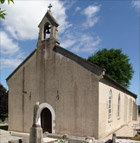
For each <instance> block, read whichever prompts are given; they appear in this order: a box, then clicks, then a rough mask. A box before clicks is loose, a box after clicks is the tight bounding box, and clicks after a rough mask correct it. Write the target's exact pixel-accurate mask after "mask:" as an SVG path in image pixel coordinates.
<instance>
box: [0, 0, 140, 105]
mask: <svg viewBox="0 0 140 143" xmlns="http://www.w3.org/2000/svg"><path fill="white" fill-rule="evenodd" d="M50 3H51V4H52V5H53V8H52V14H53V15H54V17H55V18H56V19H57V21H58V23H59V24H60V26H59V29H58V30H59V31H58V32H59V41H60V45H61V46H63V47H64V48H66V49H67V50H70V51H71V52H73V53H75V54H77V55H79V56H81V57H84V58H87V57H88V56H90V55H92V54H94V53H95V52H96V51H98V50H101V49H103V48H107V49H110V48H115V49H122V52H123V53H125V54H126V55H128V56H129V58H130V63H131V64H132V66H133V69H134V71H135V73H134V76H133V79H132V80H131V85H130V88H129V90H130V91H132V92H134V93H135V94H137V95H138V99H137V103H138V104H140V82H139V81H140V74H139V72H140V58H139V56H140V50H139V48H140V40H139V39H140V26H139V24H140V23H139V22H140V1H139V0H72V1H70V0H67V1H60V0H53V1H49V0H41V1H39V0H28V1H27V0H24V1H16V0H15V4H10V5H8V4H7V3H5V4H4V5H2V8H3V9H6V11H7V13H8V15H7V16H6V19H5V20H0V24H1V25H0V75H1V76H0V82H1V83H2V84H3V85H4V86H5V87H6V88H8V87H7V84H6V81H5V79H6V78H7V77H8V75H9V74H10V73H11V72H12V71H13V70H14V69H15V68H16V67H17V66H18V65H19V64H20V63H21V62H22V61H23V60H24V59H25V58H26V57H27V56H28V55H29V54H30V53H31V52H32V51H33V50H34V49H35V48H36V44H37V40H38V24H39V23H40V21H41V20H42V18H43V16H44V14H45V13H46V11H47V6H48V5H49V4H50Z"/></svg>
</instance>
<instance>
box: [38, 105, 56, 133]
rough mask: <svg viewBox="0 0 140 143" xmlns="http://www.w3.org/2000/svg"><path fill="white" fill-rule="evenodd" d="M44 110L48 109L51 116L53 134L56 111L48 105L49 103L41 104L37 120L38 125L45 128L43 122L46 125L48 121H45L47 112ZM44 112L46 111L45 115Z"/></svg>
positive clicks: (53, 131)
mask: <svg viewBox="0 0 140 143" xmlns="http://www.w3.org/2000/svg"><path fill="white" fill-rule="evenodd" d="M44 109H48V110H49V113H50V114H51V122H50V123H51V131H52V132H51V133H55V111H54V109H53V107H52V106H51V105H50V104H48V103H41V104H40V105H39V110H38V111H37V119H36V120H37V124H38V125H39V126H41V127H43V125H42V123H43V122H44V123H45V122H46V121H47V120H46V121H45V118H46V117H44V116H45V112H46V111H45V110H44ZM43 111H44V113H43ZM41 114H42V115H41ZM41 116H42V117H44V118H42V117H41ZM41 120H42V121H41ZM41 122H42V123H41ZM44 126H45V125H44ZM43 131H44V130H43Z"/></svg>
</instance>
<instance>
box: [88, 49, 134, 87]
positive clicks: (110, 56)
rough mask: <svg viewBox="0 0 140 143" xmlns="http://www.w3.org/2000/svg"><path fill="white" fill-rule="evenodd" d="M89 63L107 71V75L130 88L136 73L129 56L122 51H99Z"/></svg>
mask: <svg viewBox="0 0 140 143" xmlns="http://www.w3.org/2000/svg"><path fill="white" fill-rule="evenodd" d="M88 61H90V62H92V63H94V64H96V65H98V66H100V67H102V68H104V69H106V74H107V75H108V76H110V77H111V78H112V79H114V80H115V81H117V82H118V83H119V84H121V85H122V86H124V87H126V88H128V87H129V85H130V80H131V79H132V76H133V73H134V71H133V69H132V66H131V64H130V63H129V61H130V60H129V58H128V56H127V55H125V54H123V53H122V50H121V49H110V50H107V49H103V50H99V51H98V52H97V53H95V54H94V55H92V56H90V57H89V58H88Z"/></svg>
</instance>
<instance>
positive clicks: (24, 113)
mask: <svg viewBox="0 0 140 143" xmlns="http://www.w3.org/2000/svg"><path fill="white" fill-rule="evenodd" d="M58 26H59V24H58V22H57V21H56V20H55V18H54V17H53V16H52V14H51V12H50V11H48V12H47V13H46V14H45V16H44V18H43V19H42V21H41V23H40V24H39V38H38V42H37V48H36V49H35V50H34V51H33V52H32V53H31V54H30V55H29V56H28V57H27V58H26V59H25V60H24V61H23V62H22V63H21V64H20V65H19V66H18V67H17V68H16V69H15V71H14V72H13V73H11V75H9V77H8V78H7V84H8V87H9V130H12V131H19V132H29V131H30V127H31V126H32V122H33V107H34V105H35V103H36V102H39V103H40V105H39V108H40V112H39V113H38V124H39V125H41V127H42V129H43V132H45V131H47V132H49V133H56V134H68V135H70V136H80V137H86V136H92V137H95V138H102V137H105V136H107V135H108V134H110V133H112V132H113V131H115V130H116V129H118V128H120V127H121V126H123V125H125V124H127V123H128V122H130V121H132V120H137V105H136V97H137V96H136V95H135V94H133V93H132V92H130V91H128V90H127V89H125V88H123V87H122V86H121V85H119V84H118V83H117V82H115V81H114V80H112V79H111V78H109V77H108V76H107V75H106V74H105V70H104V69H102V68H101V67H99V66H97V65H94V64H91V63H90V62H88V61H86V60H84V59H83V58H81V57H79V56H77V55H75V54H73V53H71V52H70V51H68V50H66V49H64V48H62V47H60V45H59V42H58V37H57V33H58V30H57V27H58ZM47 34H49V36H50V37H49V38H46V35H47Z"/></svg>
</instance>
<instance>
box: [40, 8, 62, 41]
mask: <svg viewBox="0 0 140 143" xmlns="http://www.w3.org/2000/svg"><path fill="white" fill-rule="evenodd" d="M58 26H59V24H58V22H57V21H56V20H55V18H54V17H53V16H52V14H51V11H50V10H48V11H47V13H46V14H45V16H44V17H43V19H42V21H41V22H40V24H39V26H38V27H39V37H38V40H39V41H40V40H45V39H54V40H56V41H57V42H58V36H57V33H58V30H57V27H58Z"/></svg>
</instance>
